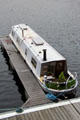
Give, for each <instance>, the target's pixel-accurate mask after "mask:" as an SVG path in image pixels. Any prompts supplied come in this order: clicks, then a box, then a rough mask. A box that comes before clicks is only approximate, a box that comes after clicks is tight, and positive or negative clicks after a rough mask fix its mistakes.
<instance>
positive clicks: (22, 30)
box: [22, 29, 24, 38]
mask: <svg viewBox="0 0 80 120" xmlns="http://www.w3.org/2000/svg"><path fill="white" fill-rule="evenodd" d="M22 37H23V38H24V29H22Z"/></svg>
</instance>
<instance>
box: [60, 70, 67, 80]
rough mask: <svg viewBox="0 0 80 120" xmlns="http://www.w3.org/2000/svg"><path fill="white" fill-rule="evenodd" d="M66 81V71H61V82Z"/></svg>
mask: <svg viewBox="0 0 80 120" xmlns="http://www.w3.org/2000/svg"><path fill="white" fill-rule="evenodd" d="M65 81H66V78H65V76H64V73H63V72H61V74H60V75H59V82H65Z"/></svg>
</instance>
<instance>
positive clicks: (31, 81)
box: [0, 36, 51, 107]
mask: <svg viewBox="0 0 80 120" xmlns="http://www.w3.org/2000/svg"><path fill="white" fill-rule="evenodd" d="M0 41H1V42H2V45H3V47H4V49H5V50H6V52H7V54H8V57H9V59H10V62H11V63H12V65H13V67H14V69H15V71H16V72H17V74H18V76H19V78H20V80H21V82H22V84H23V86H24V88H25V90H26V92H27V94H28V96H29V98H28V100H27V101H26V103H25V104H24V105H23V107H31V106H35V105H40V104H46V103H50V102H51V101H49V100H48V99H46V97H45V94H44V91H43V90H42V88H41V87H40V85H39V83H38V81H37V79H36V78H35V76H34V75H33V74H32V72H31V71H30V69H29V68H28V66H27V64H26V63H25V62H24V60H23V58H22V57H21V55H20V54H19V52H18V51H17V49H16V48H15V46H14V45H13V44H12V41H11V40H10V38H9V37H8V36H7V37H3V38H0Z"/></svg>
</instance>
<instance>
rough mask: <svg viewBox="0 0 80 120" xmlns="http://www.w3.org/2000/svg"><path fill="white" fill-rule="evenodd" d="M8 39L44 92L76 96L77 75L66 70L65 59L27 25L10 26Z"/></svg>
mask: <svg viewBox="0 0 80 120" xmlns="http://www.w3.org/2000/svg"><path fill="white" fill-rule="evenodd" d="M9 37H10V39H11V40H12V42H13V44H14V45H15V46H16V48H17V49H18V51H19V52H20V54H21V56H22V57H23V59H24V60H25V61H26V63H27V64H28V66H29V68H30V70H31V71H32V72H33V74H34V75H35V76H36V78H37V80H38V82H39V83H40V85H41V87H42V88H43V90H44V91H45V92H48V93H49V92H50V93H53V94H55V95H58V94H59V93H63V94H65V95H75V94H76V89H77V86H78V80H77V74H76V73H75V75H73V74H72V73H71V72H70V71H69V70H68V68H67V61H66V58H64V57H63V56H62V55H61V54H60V53H58V52H57V51H56V50H55V49H54V48H53V47H52V46H50V45H49V44H48V43H47V42H46V41H45V40H44V39H43V38H42V37H40V36H39V35H38V34H37V33H36V32H35V31H33V30H32V29H31V28H30V27H29V26H28V25H26V24H18V25H14V26H12V29H11V32H10V34H9Z"/></svg>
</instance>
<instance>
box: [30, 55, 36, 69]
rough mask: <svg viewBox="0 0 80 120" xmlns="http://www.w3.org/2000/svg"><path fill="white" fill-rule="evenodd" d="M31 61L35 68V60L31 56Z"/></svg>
mask: <svg viewBox="0 0 80 120" xmlns="http://www.w3.org/2000/svg"><path fill="white" fill-rule="evenodd" d="M31 63H32V65H33V66H34V67H35V68H36V65H37V62H36V60H35V59H34V58H33V57H32V59H31Z"/></svg>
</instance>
